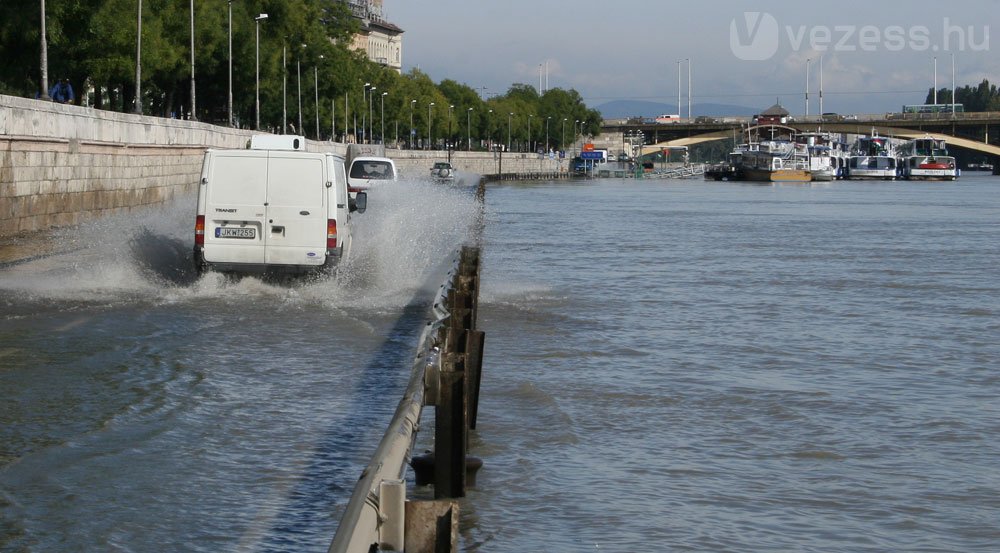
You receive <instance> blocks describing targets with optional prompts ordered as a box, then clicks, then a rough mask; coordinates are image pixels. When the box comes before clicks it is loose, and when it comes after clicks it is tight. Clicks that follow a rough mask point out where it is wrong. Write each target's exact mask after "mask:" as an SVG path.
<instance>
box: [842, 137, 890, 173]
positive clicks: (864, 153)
mask: <svg viewBox="0 0 1000 553" xmlns="http://www.w3.org/2000/svg"><path fill="white" fill-rule="evenodd" d="M897 176H899V171H898V167H897V164H896V156H895V155H894V153H893V148H892V143H891V142H890V140H889V139H888V138H887V137H884V136H878V135H871V136H860V137H858V139H857V141H855V142H854V146H852V147H851V157H850V158H849V159H848V163H847V178H849V179H852V180H856V179H882V180H896V177H897Z"/></svg>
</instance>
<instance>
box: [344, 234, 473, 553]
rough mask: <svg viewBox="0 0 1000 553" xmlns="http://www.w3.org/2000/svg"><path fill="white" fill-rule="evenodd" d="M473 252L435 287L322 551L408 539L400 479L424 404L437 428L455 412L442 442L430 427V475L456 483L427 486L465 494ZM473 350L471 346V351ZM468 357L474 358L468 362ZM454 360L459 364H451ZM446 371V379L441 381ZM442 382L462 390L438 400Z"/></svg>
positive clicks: (367, 548) (364, 551)
mask: <svg viewBox="0 0 1000 553" xmlns="http://www.w3.org/2000/svg"><path fill="white" fill-rule="evenodd" d="M479 255H480V254H479V249H478V248H472V247H464V248H462V251H461V253H460V255H459V256H458V257H457V258H456V259H455V262H454V267H453V268H452V270H451V271H450V272H449V273H448V278H447V280H446V281H445V282H444V283H443V284H442V285H441V287H440V288H439V290H438V293H437V296H436V298H435V301H434V305H433V307H432V309H431V317H432V320H431V321H430V322H428V323H427V325H426V326H425V327H424V329H423V332H422V333H421V336H420V342H419V345H418V346H417V353H416V356H415V359H414V361H413V365H412V367H411V374H410V380H409V384H408V385H407V388H406V392H405V393H404V394H403V398H402V399H401V400H400V402H399V405H398V406H397V408H396V412H395V414H394V415H393V418H392V422H390V423H389V426H388V428H387V429H386V431H385V434H384V435H383V436H382V440H381V441H380V442H379V445H378V447H377V448H376V450H375V453H374V455H373V456H372V459H371V461H370V462H369V463H368V465H367V467H366V468H365V469H364V471H363V472H362V473H361V478H360V479H359V481H358V483H357V485H356V486H355V488H354V492H353V494H352V495H351V499H350V501H349V502H348V504H347V508H346V509H345V511H344V514H343V516H342V517H341V520H340V525H339V526H338V528H337V533H336V535H335V536H334V538H333V541H332V543H331V544H330V547H329V550H328V551H329V553H369V552H371V551H373V550H374V549H375V548H376V547H378V548H379V549H383V550H392V551H403V550H404V546H405V544H406V543H408V542H409V541H410V538H409V537H408V536H406V533H407V531H408V530H407V527H408V526H409V525H407V524H405V517H406V516H409V513H410V509H408V508H407V507H406V501H405V500H406V483H405V480H404V479H403V476H404V474H405V472H406V468H407V464H408V461H409V460H410V455H411V452H412V449H413V446H414V443H415V441H416V437H417V431H418V429H419V423H420V416H421V413H422V411H423V407H424V405H430V404H433V405H435V406H436V407H437V409H438V414H437V416H436V417H435V421H436V422H435V424H436V427H439V426H440V425H441V424H442V419H444V417H443V416H442V415H443V413H442V408H443V407H444V408H447V409H449V410H456V409H457V411H458V412H459V419H460V420H458V424H457V426H458V427H460V428H457V429H456V428H449V429H448V431H449V432H451V433H453V434H455V437H454V438H453V439H450V440H449V439H443V438H442V434H441V432H440V429H438V428H436V431H435V449H439V448H441V449H444V450H445V451H438V452H437V453H438V457H439V459H438V462H437V467H435V471H436V477H437V475H438V474H439V473H442V471H451V472H455V471H457V472H458V475H457V477H455V476H454V475H447V474H445V475H443V477H444V478H450V479H451V481H452V482H457V484H455V485H451V484H449V483H448V482H444V481H439V480H438V479H437V478H436V479H435V482H434V485H435V497H442V493H441V492H448V493H449V494H450V495H449V496H448V497H460V496H462V495H464V494H465V488H464V486H465V476H466V470H465V466H464V465H465V453H466V447H467V440H466V438H465V429H466V428H474V427H475V415H476V410H477V403H478V393H479V390H478V387H479V370H480V364H481V361H482V333H481V332H478V331H475V330H474V327H475V316H476V315H475V313H476V305H477V304H478V279H479ZM473 271H474V273H473ZM470 283H475V290H474V291H470ZM459 329H464V330H459ZM456 331H458V332H456ZM473 337H477V338H478V342H476V343H477V344H478V345H477V346H472V347H471V348H470V346H469V344H470V343H471V342H472V341H474V340H472V338H473ZM475 348H478V350H477V351H471V350H474V349H475ZM475 355H478V358H476V359H473V358H472V357H474V356H475ZM459 359H461V361H457V360H459ZM456 364H464V365H465V367H463V368H465V370H466V372H465V373H462V372H457V373H456V372H455V365H456ZM448 376H451V377H452V378H450V379H446V378H445V377H448ZM445 380H448V381H449V382H455V383H458V384H459V385H460V386H461V387H462V390H463V392H460V393H459V394H458V396H459V397H455V398H454V400H451V399H448V400H445V399H442V396H447V397H449V398H450V397H451V395H450V392H449V391H448V390H446V386H445ZM466 394H467V395H466ZM455 459H458V463H459V464H460V466H457V467H456V466H455V465H456V463H455V462H452V461H454V460H455ZM418 481H419V478H418ZM415 510H416V509H415ZM427 516H437V515H427ZM448 516H452V517H453V526H456V528H457V512H456V513H454V514H452V513H449V515H448ZM436 531H437V528H431V529H429V530H427V532H430V533H431V534H434V533H435V532H436ZM421 539H426V537H425V536H420V537H419V538H415V539H414V541H416V542H418V543H419V542H420V541H421ZM415 548H419V546H417V547H415Z"/></svg>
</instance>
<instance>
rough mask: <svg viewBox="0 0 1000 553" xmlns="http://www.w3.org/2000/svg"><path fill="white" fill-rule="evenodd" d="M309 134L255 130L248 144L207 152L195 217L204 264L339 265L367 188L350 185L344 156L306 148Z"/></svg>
mask: <svg viewBox="0 0 1000 553" xmlns="http://www.w3.org/2000/svg"><path fill="white" fill-rule="evenodd" d="M305 144H306V141H305V137H302V136H284V135H279V136H270V135H266V136H265V135H262V136H261V137H257V136H254V137H252V138H251V140H250V144H249V148H247V149H245V150H216V149H210V150H208V151H207V152H205V158H204V161H203V163H202V171H201V181H200V186H199V189H198V211H197V214H196V217H195V232H194V262H195V268H196V269H197V270H198V271H199V272H202V271H205V270H214V271H222V272H240V273H272V272H276V273H306V272H314V271H321V270H324V269H325V270H330V269H333V268H335V267H336V266H337V265H338V264H339V263H340V262H341V261H343V260H344V259H346V258H347V257H348V256H349V255H350V252H351V246H352V244H353V236H352V224H351V217H352V214H353V213H358V214H360V213H364V212H365V209H366V208H367V203H368V196H367V194H366V193H364V192H360V193H358V194H356V195H355V197H353V198H352V197H351V196H350V194H349V193H348V191H347V175H346V173H345V166H344V158H343V157H341V156H338V155H336V154H333V153H314V152H306V151H305V150H304V147H305Z"/></svg>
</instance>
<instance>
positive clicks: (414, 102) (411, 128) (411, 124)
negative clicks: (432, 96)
mask: <svg viewBox="0 0 1000 553" xmlns="http://www.w3.org/2000/svg"><path fill="white" fill-rule="evenodd" d="M416 105H417V101H416V100H410V149H411V150H412V149H413V108H414V107H416Z"/></svg>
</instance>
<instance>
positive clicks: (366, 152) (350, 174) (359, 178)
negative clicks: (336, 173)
mask: <svg viewBox="0 0 1000 553" xmlns="http://www.w3.org/2000/svg"><path fill="white" fill-rule="evenodd" d="M398 175H399V174H398V173H397V171H396V164H395V163H393V161H392V160H391V159H389V158H387V157H385V147H384V146H382V145H380V144H351V145H349V146H348V147H347V187H348V189H349V190H350V191H351V194H354V193H356V192H360V191H363V190H368V189H369V188H371V187H372V185H373V184H374V185H377V184H378V183H380V182H382V183H384V182H393V181H396V180H397V179H398V178H399V176H398Z"/></svg>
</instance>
